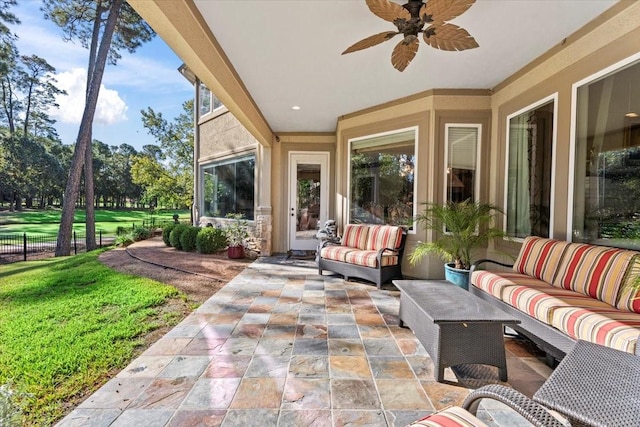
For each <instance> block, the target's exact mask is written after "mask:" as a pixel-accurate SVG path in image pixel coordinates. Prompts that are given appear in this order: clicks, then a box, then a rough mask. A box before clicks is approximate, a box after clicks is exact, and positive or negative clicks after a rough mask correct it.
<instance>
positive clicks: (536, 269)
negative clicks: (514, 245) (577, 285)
mask: <svg viewBox="0 0 640 427" xmlns="http://www.w3.org/2000/svg"><path fill="white" fill-rule="evenodd" d="M569 244H570V243H569V242H565V241H560V240H553V239H545V238H542V237H536V236H529V237H527V238H526V239H524V243H523V244H522V247H521V248H520V253H519V254H518V258H517V259H516V262H515V263H514V264H513V270H514V271H515V272H518V273H523V274H527V275H529V276H532V277H535V278H536V279H540V280H544V281H545V282H547V283H551V282H553V278H554V276H555V274H556V272H557V271H558V265H559V264H560V261H561V260H562V256H563V254H564V252H565V250H566V249H567V246H569Z"/></svg>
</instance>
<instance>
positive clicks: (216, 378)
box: [59, 257, 549, 427]
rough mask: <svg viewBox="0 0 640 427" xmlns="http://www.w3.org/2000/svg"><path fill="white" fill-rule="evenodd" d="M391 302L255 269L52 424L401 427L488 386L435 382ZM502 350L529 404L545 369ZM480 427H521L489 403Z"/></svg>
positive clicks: (393, 298)
mask: <svg viewBox="0 0 640 427" xmlns="http://www.w3.org/2000/svg"><path fill="white" fill-rule="evenodd" d="M398 296H399V293H398V291H397V290H395V288H394V287H393V286H392V285H388V287H387V289H383V290H378V289H376V287H375V286H374V285H371V284H366V283H358V282H345V281H343V280H342V279H341V278H339V277H337V276H319V275H318V274H317V270H316V268H315V266H314V264H313V262H310V261H300V260H286V259H284V258H282V257H281V258H265V259H260V260H258V261H256V262H254V263H253V264H251V265H250V266H249V267H248V268H246V269H245V270H244V272H242V273H241V274H240V275H238V276H237V277H236V278H235V279H233V280H232V281H231V282H229V283H228V284H227V285H226V286H224V287H223V288H222V289H221V290H220V291H219V292H217V293H216V294H215V295H214V296H212V297H211V298H210V299H209V300H208V301H207V302H206V303H205V304H203V305H202V306H201V307H199V308H198V309H197V310H196V311H195V312H194V313H192V314H191V315H189V316H188V317H187V318H186V319H185V320H184V321H183V322H181V323H180V324H179V325H177V326H176V327H175V328H174V329H173V330H171V331H170V332H169V333H168V334H167V335H165V336H164V337H163V338H161V339H160V340H159V341H157V342H156V343H155V344H154V345H153V346H151V347H150V348H149V349H148V350H147V351H145V352H144V353H143V354H142V355H141V356H140V357H138V358H137V359H136V360H134V361H133V362H132V363H131V364H130V365H129V366H128V367H127V368H125V369H124V370H123V371H122V372H120V373H119V374H118V375H117V376H116V377H115V378H114V379H112V380H111V381H109V382H108V383H107V384H105V385H104V386H103V387H102V388H101V389H99V390H98V391H97V392H96V393H94V394H93V395H92V396H90V397H89V398H87V399H86V400H85V401H84V402H83V403H82V404H80V405H79V406H78V407H77V408H76V409H75V410H74V411H73V412H72V413H71V414H69V415H68V416H67V417H66V418H64V419H63V420H62V421H61V422H60V423H59V425H60V426H64V427H68V426H217V425H222V426H250V425H260V426H346V425H358V426H360V425H362V426H365V425H366V426H404V425H406V424H407V423H409V422H411V421H412V420H415V419H417V418H419V417H421V416H424V415H426V414H427V413H429V412H431V411H434V410H437V409H441V408H444V407H447V406H450V405H455V404H459V403H461V402H462V400H463V399H464V397H465V396H466V395H467V394H468V392H469V387H470V388H475V387H477V386H480V385H482V384H483V383H486V382H487V381H488V382H497V371H496V370H495V369H493V368H480V369H477V368H476V367H473V369H472V367H471V365H470V366H468V367H467V368H469V369H468V372H465V370H464V369H463V370H461V371H459V372H458V371H457V372H456V374H454V373H453V372H452V371H451V369H447V371H446V374H445V379H446V380H447V382H446V383H444V384H443V383H437V382H435V381H434V379H433V364H432V362H431V359H430V358H429V356H428V355H427V353H426V352H425V350H424V348H423V347H422V346H421V345H420V344H419V342H418V341H417V340H416V339H415V338H414V336H413V334H412V333H411V331H410V330H408V329H403V328H400V327H398V326H397V322H398V318H397V314H398V305H399V302H398ZM506 341H507V348H508V352H507V356H508V369H509V379H510V381H509V383H510V384H511V385H512V386H514V387H515V388H516V389H519V390H520V391H523V392H524V393H526V394H529V395H531V394H533V392H534V391H535V390H537V388H538V387H539V386H540V384H541V383H542V382H543V381H544V379H545V378H546V376H548V374H549V370H548V369H547V368H546V366H545V365H544V363H543V362H542V360H541V358H540V357H539V356H540V355H532V354H531V353H529V352H528V351H527V347H526V346H522V345H521V344H520V342H519V341H518V340H513V339H508V338H507V339H506ZM474 376H478V378H474ZM481 417H482V418H483V419H484V420H486V421H487V422H489V423H491V424H492V425H496V426H514V425H522V424H516V423H517V421H514V419H513V418H512V417H511V416H510V414H509V413H508V411H505V410H504V408H502V407H500V406H495V405H494V406H486V407H485V409H483V410H481Z"/></svg>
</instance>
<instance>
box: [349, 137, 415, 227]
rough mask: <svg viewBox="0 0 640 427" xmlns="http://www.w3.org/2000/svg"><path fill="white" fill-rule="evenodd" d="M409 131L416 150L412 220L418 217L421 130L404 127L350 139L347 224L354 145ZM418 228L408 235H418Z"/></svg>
mask: <svg viewBox="0 0 640 427" xmlns="http://www.w3.org/2000/svg"><path fill="white" fill-rule="evenodd" d="M409 131H413V132H414V142H413V150H414V157H415V162H414V175H413V198H414V200H413V212H412V218H415V217H416V215H417V200H416V196H417V194H418V180H419V178H418V176H419V171H420V168H419V164H418V162H419V156H418V150H419V144H418V141H419V139H418V138H419V132H420V130H419V128H418V126H408V127H404V128H398V129H393V130H389V131H384V132H378V133H373V134H368V135H364V136H358V137H355V138H349V139H348V140H347V165H346V166H347V197H346V200H347V201H346V208H345V218H346V222H345V223H346V224H350V223H351V155H352V146H353V143H356V142H360V141H363V140H366V139H372V138H379V137H384V136H387V135H393V134H398V133H403V132H409ZM416 228H417V227H416V226H415V221H414V223H413V224H412V226H411V228H409V229H408V230H407V234H415V233H416Z"/></svg>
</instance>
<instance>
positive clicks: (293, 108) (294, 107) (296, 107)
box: [291, 105, 300, 111]
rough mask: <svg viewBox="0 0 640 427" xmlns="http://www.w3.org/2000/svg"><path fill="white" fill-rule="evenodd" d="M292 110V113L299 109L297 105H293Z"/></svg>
mask: <svg viewBox="0 0 640 427" xmlns="http://www.w3.org/2000/svg"><path fill="white" fill-rule="evenodd" d="M291 109H292V110H294V111H298V110H299V109H300V106H299V105H294V106H293V107H291Z"/></svg>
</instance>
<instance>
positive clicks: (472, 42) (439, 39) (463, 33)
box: [424, 24, 479, 51]
mask: <svg viewBox="0 0 640 427" xmlns="http://www.w3.org/2000/svg"><path fill="white" fill-rule="evenodd" d="M424 41H425V42H426V43H427V44H428V45H429V46H431V47H434V48H436V49H440V50H450V51H451V50H467V49H474V48H476V47H478V46H479V45H478V42H476V39H474V38H473V37H472V36H471V34H469V32H467V30H465V29H464V28H462V27H458V26H457V25H454V24H442V25H432V26H430V27H429V28H427V29H426V30H425V31H424Z"/></svg>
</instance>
